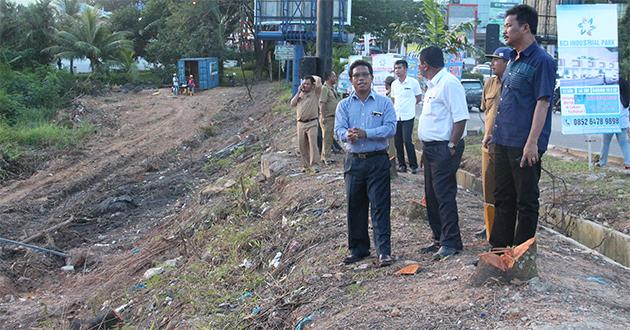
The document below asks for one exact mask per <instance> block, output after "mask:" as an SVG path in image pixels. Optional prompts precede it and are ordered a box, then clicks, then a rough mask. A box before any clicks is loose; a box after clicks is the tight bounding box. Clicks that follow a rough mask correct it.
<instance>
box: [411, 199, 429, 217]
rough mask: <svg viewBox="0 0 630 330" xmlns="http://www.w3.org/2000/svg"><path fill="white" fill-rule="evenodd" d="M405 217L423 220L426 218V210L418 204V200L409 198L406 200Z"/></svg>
mask: <svg viewBox="0 0 630 330" xmlns="http://www.w3.org/2000/svg"><path fill="white" fill-rule="evenodd" d="M407 204H408V206H407V212H406V213H407V218H409V220H410V221H413V222H423V221H426V220H427V210H426V209H425V208H424V207H423V206H422V205H420V201H416V200H411V201H408V202H407Z"/></svg>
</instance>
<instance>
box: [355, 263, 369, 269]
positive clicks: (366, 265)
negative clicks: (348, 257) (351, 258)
mask: <svg viewBox="0 0 630 330" xmlns="http://www.w3.org/2000/svg"><path fill="white" fill-rule="evenodd" d="M369 267H370V264H360V265H358V266H356V267H354V269H355V270H364V269H368V268H369Z"/></svg>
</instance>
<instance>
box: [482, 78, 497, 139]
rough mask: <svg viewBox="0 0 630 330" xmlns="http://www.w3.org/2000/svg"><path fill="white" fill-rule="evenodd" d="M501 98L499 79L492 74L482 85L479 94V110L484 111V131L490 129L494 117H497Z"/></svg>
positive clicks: (492, 125)
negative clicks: (481, 92)
mask: <svg viewBox="0 0 630 330" xmlns="http://www.w3.org/2000/svg"><path fill="white" fill-rule="evenodd" d="M500 100H501V79H499V77H497V76H493V77H491V78H490V79H488V82H486V84H485V86H483V94H482V95H481V110H482V111H484V112H485V113H486V123H485V129H486V130H485V132H490V131H492V128H493V127H494V119H495V118H496V117H497V109H498V108H499V101H500Z"/></svg>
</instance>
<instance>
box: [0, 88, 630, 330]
mask: <svg viewBox="0 0 630 330" xmlns="http://www.w3.org/2000/svg"><path fill="white" fill-rule="evenodd" d="M252 94H253V98H254V101H253V102H251V101H249V100H248V98H247V93H246V91H245V89H244V88H217V89H213V90H210V91H205V92H202V93H199V94H198V95H195V96H194V97H179V98H171V97H169V96H168V90H164V89H163V90H161V93H160V95H152V93H151V92H149V91H146V92H141V93H139V94H123V93H114V94H111V95H107V96H105V97H98V98H89V99H84V100H81V102H82V104H83V105H84V106H85V108H86V109H87V110H86V111H87V112H90V111H94V112H95V113H96V112H98V113H104V114H107V116H96V117H98V118H101V119H102V120H109V122H108V124H107V125H105V124H103V125H101V126H100V128H99V133H98V134H97V135H96V136H94V137H92V138H91V139H90V140H89V141H88V142H87V143H86V144H85V145H84V146H83V147H82V148H81V149H80V150H79V151H76V152H71V153H68V154H64V155H60V156H59V157H56V158H54V159H53V160H51V161H49V162H48V163H47V164H45V165H44V166H42V167H40V168H39V170H38V171H37V172H36V173H34V174H33V175H32V176H30V177H29V178H27V179H23V180H15V181H12V182H8V183H6V184H5V185H4V186H2V187H1V188H0V224H2V226H1V227H0V236H1V237H7V238H11V239H16V240H22V239H25V238H27V237H30V236H32V235H34V234H36V233H38V232H40V231H41V230H44V229H45V228H49V227H51V226H53V225H55V224H57V223H60V222H62V221H65V220H68V219H70V218H72V219H73V222H72V223H71V224H70V225H68V226H67V227H64V228H62V229H59V230H57V231H53V232H51V233H49V234H47V235H43V236H42V237H40V238H38V239H36V240H34V241H33V242H32V243H33V244H36V245H40V246H46V247H48V248H54V249H59V250H62V251H66V252H68V253H70V254H72V255H73V258H72V262H76V260H77V259H82V260H81V261H80V262H76V263H77V264H78V265H79V266H80V267H78V269H76V270H75V272H69V273H68V272H63V271H62V270H61V269H60V267H61V266H63V264H64V263H65V262H64V260H59V259H56V258H52V257H50V256H46V255H41V254H35V253H33V252H28V251H26V250H24V249H16V248H7V247H5V248H3V250H2V255H1V259H0V294H1V295H0V299H1V302H0V328H6V329H16V328H46V329H48V328H68V327H69V325H70V322H71V321H72V320H76V319H86V318H89V317H92V316H93V315H95V314H97V313H98V312H99V310H101V309H102V308H106V307H111V308H116V307H119V306H125V308H123V309H122V310H121V312H120V314H121V316H122V318H123V319H124V320H125V326H126V327H127V328H130V329H133V328H137V329H145V328H163V329H182V328H183V329H187V328H210V329H224V328H225V329H233V328H265V329H275V328H293V327H294V326H295V325H296V324H297V323H298V322H300V321H301V320H303V319H304V318H305V317H307V316H309V315H310V316H311V317H312V321H310V322H305V323H306V325H305V327H306V328H312V329H327V328H333V329H362V328H373V329H390V328H421V329H460V328H461V329H487V328H501V329H506V328H507V329H511V328H514V329H521V328H531V329H575V328H594V329H627V328H630V300H628V298H627V297H628V295H629V294H630V292H629V289H628V288H630V272H629V271H628V269H626V268H623V267H620V266H618V265H616V264H611V263H609V262H608V261H606V260H604V259H603V258H602V257H601V256H599V255H598V254H596V253H593V252H592V251H590V250H585V249H583V248H581V247H579V246H578V245H575V244H573V243H572V242H570V241H567V240H566V239H565V238H563V237H562V236H559V235H556V234H555V233H551V232H547V231H543V230H541V231H539V235H538V239H539V242H538V244H539V246H538V251H539V253H538V268H539V275H540V276H539V278H536V279H535V280H533V281H531V282H529V283H514V284H508V285H505V284H499V283H491V284H488V285H486V286H484V287H481V288H473V287H471V286H470V285H469V284H468V278H469V277H470V275H471V274H472V272H473V271H474V267H475V266H474V265H473V262H474V261H475V260H476V259H477V255H478V254H479V253H480V252H483V251H485V250H486V249H487V248H488V246H487V244H486V243H485V242H483V241H480V240H478V239H475V238H474V236H473V234H474V232H476V231H477V230H478V229H480V228H482V226H483V220H482V203H481V199H480V196H479V195H478V194H475V193H472V192H468V191H465V190H461V191H460V192H459V194H458V203H459V204H458V208H459V214H460V225H461V228H462V235H463V240H464V244H465V250H464V251H463V252H462V253H461V254H459V255H457V256H455V257H452V258H449V259H447V260H444V261H441V262H434V261H431V260H430V256H429V255H423V254H420V253H419V249H420V247H421V246H423V245H425V244H427V243H428V242H429V239H428V237H429V233H430V229H429V227H428V225H427V224H426V220H425V219H424V217H425V216H424V213H423V212H422V211H420V212H419V211H418V209H417V208H416V207H414V206H413V205H416V204H417V202H418V201H419V199H420V197H421V194H422V189H423V179H422V176H421V175H411V174H402V175H401V176H399V177H398V178H396V179H394V180H393V182H392V188H393V189H392V190H393V196H392V203H393V207H392V243H393V251H394V254H395V255H396V257H397V259H398V260H397V262H396V263H395V264H394V265H392V266H390V267H386V268H376V267H375V266H374V264H373V263H372V262H373V261H374V258H371V259H366V260H365V261H364V262H360V263H358V264H356V265H351V266H347V265H343V264H342V263H341V262H340V261H341V259H342V258H343V256H344V255H345V254H346V253H347V251H346V224H345V192H344V186H343V173H342V165H341V163H342V161H343V155H336V156H335V157H336V158H335V159H336V160H337V162H336V163H334V164H333V165H332V166H328V167H323V168H322V171H321V172H320V173H317V174H303V173H301V172H300V169H301V166H300V160H299V156H298V155H297V148H296V142H295V124H294V119H293V116H292V114H291V112H290V111H288V110H287V108H286V105H283V104H281V106H278V105H277V104H276V106H273V105H274V103H275V102H276V100H277V99H278V97H279V96H280V95H281V88H280V86H279V85H277V84H267V83H265V84H259V85H255V86H254V88H253V91H252ZM285 101H286V100H285ZM96 117H95V118H96ZM95 120H99V119H95ZM263 153H266V154H274V155H276V156H277V157H278V158H281V159H282V160H284V163H283V165H282V166H279V168H278V169H277V171H276V172H275V173H274V175H273V177H272V178H270V179H267V180H264V178H262V177H261V176H260V173H259V162H260V156H261V154H263ZM279 252H280V253H281V255H280V257H279V258H278V259H279V263H277V264H276V265H275V266H277V267H275V266H274V265H273V263H272V262H270V261H272V259H274V257H275V256H276V255H277V253H279ZM373 255H374V252H373ZM76 256H83V257H82V258H81V257H76ZM179 257H181V258H179ZM174 258H179V259H177V261H173V263H174V266H172V265H171V266H167V265H166V264H165V263H164V262H165V261H166V260H169V259H171V260H172V259H174ZM409 262H417V263H419V264H420V265H421V270H420V272H419V273H418V274H416V275H412V276H408V277H401V276H397V275H394V272H395V271H397V270H398V269H400V268H401V267H403V266H404V265H405V264H407V263H409ZM151 267H162V268H163V271H164V272H163V273H162V274H159V275H156V276H153V277H151V278H149V279H146V278H145V277H144V276H143V274H144V272H145V271H146V270H147V269H149V268H151Z"/></svg>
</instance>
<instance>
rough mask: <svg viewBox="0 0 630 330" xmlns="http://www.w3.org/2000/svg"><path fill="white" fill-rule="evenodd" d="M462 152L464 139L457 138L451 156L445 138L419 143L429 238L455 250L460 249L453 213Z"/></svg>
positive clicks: (454, 214) (458, 233) (460, 240)
mask: <svg viewBox="0 0 630 330" xmlns="http://www.w3.org/2000/svg"><path fill="white" fill-rule="evenodd" d="M463 153H464V140H461V141H459V143H458V144H457V148H456V149H455V154H454V155H452V156H451V151H450V149H449V148H448V141H440V142H423V148H422V160H423V162H424V193H425V196H426V200H427V217H428V218H429V226H431V231H432V232H433V240H435V241H436V242H440V245H444V246H447V247H450V248H454V249H457V250H461V249H463V247H464V246H463V244H462V238H461V235H460V232H459V216H458V214H457V201H456V200H455V198H456V196H457V178H456V173H457V169H458V168H459V163H460V162H461V160H462V154H463Z"/></svg>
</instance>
